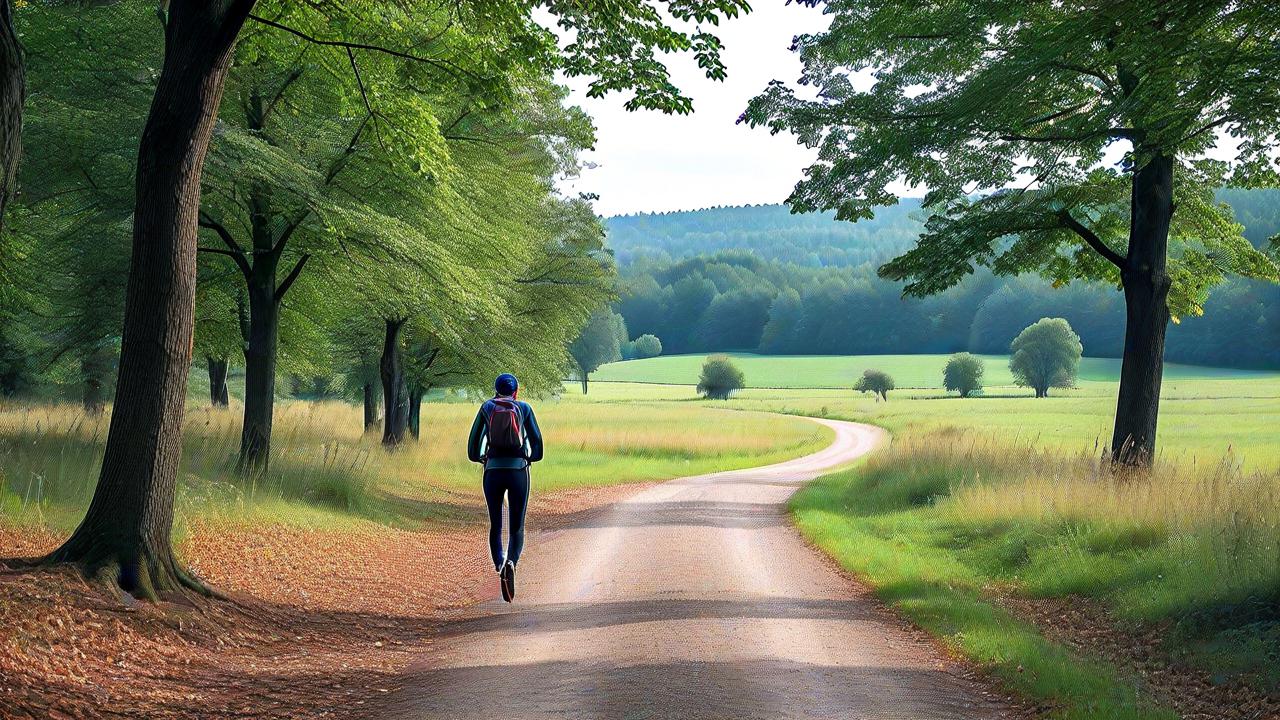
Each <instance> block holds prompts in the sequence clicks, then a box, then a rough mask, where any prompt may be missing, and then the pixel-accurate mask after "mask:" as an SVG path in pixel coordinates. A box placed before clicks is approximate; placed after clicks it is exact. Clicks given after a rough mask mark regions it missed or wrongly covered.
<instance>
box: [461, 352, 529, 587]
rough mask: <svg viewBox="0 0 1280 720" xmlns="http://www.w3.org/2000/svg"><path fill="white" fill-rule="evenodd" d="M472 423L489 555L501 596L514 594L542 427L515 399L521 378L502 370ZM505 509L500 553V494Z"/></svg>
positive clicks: (471, 445)
mask: <svg viewBox="0 0 1280 720" xmlns="http://www.w3.org/2000/svg"><path fill="white" fill-rule="evenodd" d="M493 389H494V391H495V393H496V394H495V395H494V397H492V398H490V399H489V400H486V401H484V404H483V405H481V406H480V411H479V412H477V413H476V419H475V422H473V423H472V424H471V436H470V437H469V438H468V439H467V457H468V458H469V459H470V460H471V462H478V463H483V464H484V499H485V503H486V504H487V505H488V506H489V554H490V556H492V558H493V566H494V568H495V569H496V570H497V571H498V575H499V578H500V581H501V585H502V599H503V600H506V601H507V602H511V600H512V599H513V598H515V596H516V564H517V563H519V562H520V551H521V550H523V549H524V513H525V508H526V506H527V505H528V504H529V466H530V465H531V464H532V463H535V462H538V461H539V460H541V459H542V431H541V430H539V429H538V420H537V418H535V417H534V415H533V408H532V407H530V405H529V403H527V402H523V401H521V400H517V399H516V394H517V393H519V392H520V383H519V382H518V381H517V380H516V376H515V375H512V374H510V373H503V374H501V375H499V376H498V379H497V380H495V381H494V383H493ZM503 497H505V498H506V500H507V507H508V508H509V518H508V527H509V529H508V534H509V535H510V540H509V542H508V544H507V551H506V554H505V555H504V554H503V552H502V499H503Z"/></svg>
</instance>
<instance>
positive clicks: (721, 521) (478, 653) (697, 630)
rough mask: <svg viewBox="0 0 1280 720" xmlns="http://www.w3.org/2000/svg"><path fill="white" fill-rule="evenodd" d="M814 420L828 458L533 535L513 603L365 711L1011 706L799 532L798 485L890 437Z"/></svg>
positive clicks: (990, 715)
mask: <svg viewBox="0 0 1280 720" xmlns="http://www.w3.org/2000/svg"><path fill="white" fill-rule="evenodd" d="M819 422H822V423H823V424H825V425H827V426H829V427H831V428H832V429H833V430H834V431H835V433H836V439H835V442H834V443H833V444H832V445H831V446H830V447H828V448H827V449H825V450H823V451H821V452H818V453H815V454H813V455H809V456H807V457H804V458H800V459H797V460H793V461H790V462H786V463H781V464H778V465H772V466H769V467H764V468H756V469H749V470H739V471H734V472H726V473H718V474H714V475H706V476H701V477H691V478H682V479H679V480H674V481H671V482H667V483H664V484H661V485H658V486H655V487H653V488H650V489H647V490H644V491H642V492H640V493H638V494H636V495H634V496H632V497H630V498H628V499H626V500H624V501H622V502H618V503H614V504H611V505H608V506H605V507H602V508H597V509H595V510H591V511H586V512H584V513H582V514H581V516H580V517H578V518H574V519H572V521H571V522H569V523H567V529H564V530H560V531H556V532H554V533H548V534H543V535H534V536H531V537H530V543H529V545H528V546H527V548H526V550H525V557H524V559H523V561H522V562H521V565H520V572H519V576H518V578H517V581H518V587H517V591H518V595H517V598H516V602H515V603H514V604H512V605H507V604H505V603H503V602H502V601H501V600H492V601H489V602H485V603H482V604H479V605H475V606H472V607H470V608H466V609H463V610H459V611H457V612H456V614H455V615H452V616H450V617H449V618H447V619H446V621H445V622H444V624H443V626H442V627H441V629H440V631H439V633H438V634H437V635H436V636H435V638H434V642H433V648H432V650H431V651H430V653H429V655H427V656H426V657H424V659H423V661H422V662H421V663H420V664H419V665H417V666H416V667H414V668H413V669H411V670H410V672H409V673H408V676H407V677H405V678H404V689H403V690H402V691H400V692H398V693H396V694H394V695H392V696H391V697H390V698H389V699H388V700H389V705H388V706H385V707H381V708H371V709H370V715H369V717H375V716H376V717H396V718H459V719H470V718H477V719H481V718H482V719H484V720H491V719H492V718H602V719H603V718H608V719H614V718H617V719H619V720H622V719H628V720H630V719H636V720H640V719H650V718H652V719H654V720H659V719H662V720H666V719H679V718H726V719H727V718H734V719H735V720H737V719H746V718H760V719H762V720H763V719H765V718H768V719H770V720H773V719H777V718H840V719H841V720H859V719H864V718H865V719H867V720H872V719H874V720H880V719H882V718H884V719H889V718H892V719H895V720H951V719H958V718H983V719H994V718H1004V717H1012V716H1014V712H1013V711H1012V710H1009V709H1007V708H1005V707H1004V706H1003V705H1002V704H1001V702H1000V701H999V700H998V699H997V698H996V697H995V696H993V695H989V694H987V693H986V692H984V686H983V685H982V684H981V683H980V682H979V681H976V680H974V679H972V678H971V677H969V676H968V675H967V674H966V673H965V672H964V669H963V668H961V667H959V666H957V665H956V664H955V663H952V662H951V661H950V660H948V659H947V658H945V657H944V656H943V655H942V653H940V651H939V650H938V649H937V648H936V647H935V646H934V645H933V644H931V643H930V642H929V641H928V640H927V639H926V638H924V637H922V636H921V635H920V634H919V633H918V632H915V631H912V630H911V629H909V628H908V627H906V626H905V625H904V624H903V623H902V622H901V621H900V620H898V619H896V618H895V617H894V616H893V615H891V614H890V613H888V612H886V611H885V610H884V609H883V608H882V607H881V606H880V605H879V604H878V603H877V602H876V600H875V599H874V598H873V597H871V596H870V595H869V594H868V593H867V591H866V589H865V588H863V587H862V586H860V585H858V584H857V583H856V582H854V581H852V580H850V579H849V578H848V577H846V576H845V575H844V574H843V573H841V572H840V571H839V570H838V569H836V568H834V567H833V566H832V565H831V564H830V563H829V562H828V561H827V560H825V559H823V558H822V557H821V556H820V555H819V554H818V553H817V552H816V551H815V550H814V549H812V548H810V547H808V546H807V545H806V544H805V542H804V541H803V540H802V539H801V537H800V536H799V534H798V533H797V532H796V531H795V530H794V529H793V528H792V527H791V525H790V523H789V522H788V518H787V516H786V510H785V502H786V500H787V498H788V497H789V496H790V495H791V494H792V493H793V492H795V490H796V489H797V488H798V487H799V486H801V485H803V484H804V483H805V482H806V481H807V480H809V479H812V478H813V477H815V476H817V475H819V474H821V473H822V472H823V471H824V470H825V469H828V468H831V467H833V466H836V465H840V464H843V463H845V462H848V461H849V460H851V459H854V458H856V457H858V456H860V455H862V454H865V453H867V452H869V451H870V450H872V449H873V448H874V447H875V446H876V445H878V444H879V443H880V442H882V441H883V440H884V433H883V431H881V430H879V429H876V428H872V427H869V426H865V425H858V424H854V423H847V422H835V421H825V420H823V421H819ZM534 486H535V488H536V486H537V476H536V468H535V476H534ZM494 584H495V587H496V579H495V581H494Z"/></svg>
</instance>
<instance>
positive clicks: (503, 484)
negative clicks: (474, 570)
mask: <svg viewBox="0 0 1280 720" xmlns="http://www.w3.org/2000/svg"><path fill="white" fill-rule="evenodd" d="M504 495H505V496H506V497H507V505H508V506H509V507H510V510H511V530H510V534H511V541H510V544H509V546H508V548H507V556H506V559H507V560H510V561H511V562H512V563H519V562H520V551H521V550H523V549H524V510H525V506H526V505H528V504H529V468H527V467H523V468H490V469H489V470H485V471H484V499H485V502H486V503H488V505H489V554H490V555H492V556H493V566H494V567H495V568H498V569H501V568H502V562H503V557H502V497H503V496H504Z"/></svg>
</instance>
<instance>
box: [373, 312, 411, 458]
mask: <svg viewBox="0 0 1280 720" xmlns="http://www.w3.org/2000/svg"><path fill="white" fill-rule="evenodd" d="M404 322H405V321H404V320H403V319H388V320H387V321H386V333H385V335H384V337H383V342H382V360H381V361H380V362H379V363H378V367H379V370H380V371H381V373H382V398H383V408H384V416H383V421H382V422H383V425H382V444H383V445H386V446H388V447H395V446H397V445H399V444H400V443H402V442H404V434H405V430H407V429H408V427H409V399H408V397H407V395H408V393H407V392H405V383H404V365H403V363H402V362H401V359H400V329H401V328H403V327H404Z"/></svg>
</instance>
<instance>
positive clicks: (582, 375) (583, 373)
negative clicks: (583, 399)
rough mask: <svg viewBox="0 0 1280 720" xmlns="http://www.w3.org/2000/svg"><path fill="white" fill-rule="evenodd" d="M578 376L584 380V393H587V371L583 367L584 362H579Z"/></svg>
mask: <svg viewBox="0 0 1280 720" xmlns="http://www.w3.org/2000/svg"><path fill="white" fill-rule="evenodd" d="M578 378H579V379H580V380H581V381H582V394H583V395H586V394H587V371H586V369H584V368H583V367H582V363H578Z"/></svg>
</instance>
